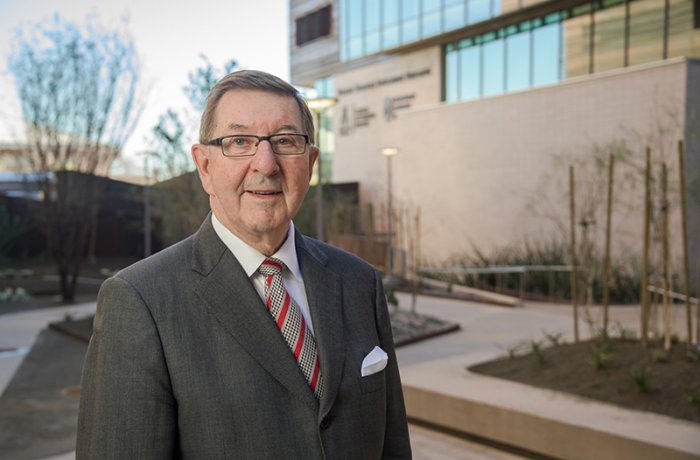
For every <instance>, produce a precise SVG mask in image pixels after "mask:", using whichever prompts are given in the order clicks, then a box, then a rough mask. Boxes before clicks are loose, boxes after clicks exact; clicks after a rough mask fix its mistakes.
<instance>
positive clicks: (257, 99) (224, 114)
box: [216, 89, 302, 130]
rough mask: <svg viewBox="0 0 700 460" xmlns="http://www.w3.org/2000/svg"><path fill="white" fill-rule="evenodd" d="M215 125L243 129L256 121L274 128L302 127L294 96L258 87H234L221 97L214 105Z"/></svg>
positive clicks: (297, 128) (295, 128)
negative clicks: (271, 124)
mask: <svg viewBox="0 0 700 460" xmlns="http://www.w3.org/2000/svg"><path fill="white" fill-rule="evenodd" d="M216 119H217V125H220V126H223V127H225V128H226V129H245V128H249V127H251V126H252V125H253V124H257V123H273V124H276V125H277V126H276V128H277V129H279V130H283V129H294V130H299V129H302V126H301V123H302V120H301V111H300V109H299V106H298V104H297V101H296V99H295V98H294V97H292V96H290V95H287V94H279V93H276V92H273V91H265V90H258V89H233V90H229V91H227V92H226V93H224V95H223V96H222V97H221V99H220V101H219V104H218V106H217V108H216Z"/></svg>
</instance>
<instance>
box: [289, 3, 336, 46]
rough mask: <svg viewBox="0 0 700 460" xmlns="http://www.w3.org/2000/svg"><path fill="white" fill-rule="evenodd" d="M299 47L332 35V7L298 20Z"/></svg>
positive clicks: (325, 7)
mask: <svg viewBox="0 0 700 460" xmlns="http://www.w3.org/2000/svg"><path fill="white" fill-rule="evenodd" d="M296 29H297V46H301V45H303V44H304V43H307V42H310V41H312V40H315V39H317V38H320V37H325V36H327V35H330V33H331V6H330V5H328V6H324V7H323V8H321V9H320V10H317V11H314V12H313V13H310V14H307V15H306V16H302V17H301V18H298V19H297V20H296Z"/></svg>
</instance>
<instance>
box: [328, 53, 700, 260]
mask: <svg viewBox="0 0 700 460" xmlns="http://www.w3.org/2000/svg"><path fill="white" fill-rule="evenodd" d="M440 65H441V61H440V49H439V48H437V47H436V48H432V49H428V50H425V51H423V52H421V53H414V54H411V55H410V58H409V57H406V56H404V57H400V58H395V59H391V60H387V61H386V62H383V63H380V64H378V65H374V66H368V67H365V68H363V69H360V70H357V71H353V72H347V73H345V74H340V75H337V76H336V89H337V90H338V91H339V105H338V108H337V109H336V113H335V126H336V132H339V131H338V130H342V129H343V128H342V127H343V123H344V119H343V117H344V113H345V114H346V113H349V112H348V110H350V108H354V109H357V108H361V109H367V110H368V111H369V112H372V113H374V114H375V117H374V118H372V119H371V120H370V121H369V123H368V124H367V125H366V126H361V127H356V128H354V129H351V130H349V131H347V132H346V133H345V134H343V132H342V131H340V132H339V135H338V136H337V140H336V154H335V158H334V164H333V178H334V180H336V181H339V182H344V181H354V180H357V181H360V183H361V187H362V193H363V200H364V201H365V202H373V203H384V202H385V201H386V198H385V197H386V193H387V189H386V169H387V166H386V160H385V159H384V158H382V157H381V156H380V155H379V153H378V152H379V148H381V147H383V146H389V145H391V146H396V147H399V149H400V154H399V155H398V156H396V157H394V158H393V160H392V162H393V178H394V187H393V188H394V196H395V200H396V202H397V203H398V205H399V206H402V207H407V208H414V209H415V208H420V209H421V212H422V240H421V242H422V253H423V255H424V257H423V258H424V259H426V260H427V261H442V260H444V259H446V258H448V257H450V256H453V255H456V254H460V253H464V252H467V251H470V249H471V248H472V247H478V248H479V249H480V250H482V251H486V252H488V251H489V250H491V249H494V248H497V247H500V246H504V245H507V244H511V243H517V242H521V241H523V240H525V239H529V240H534V239H541V238H551V237H552V236H555V237H561V238H565V237H566V235H568V227H567V225H568V219H569V208H568V203H569V201H568V200H569V198H568V167H569V164H571V163H577V164H578V163H581V164H582V165H588V166H586V168H583V167H581V169H580V170H577V173H578V177H577V187H579V191H578V193H579V194H580V196H579V197H578V202H579V206H580V207H581V208H582V207H584V205H585V204H586V202H587V201H588V202H589V203H598V205H597V208H598V212H597V213H596V214H595V219H596V222H597V223H596V225H594V226H593V233H594V236H597V237H601V236H602V235H603V234H604V226H605V225H604V224H605V215H604V211H605V197H606V195H605V187H606V177H605V175H606V174H607V172H606V170H605V168H604V166H603V168H602V169H601V170H600V171H599V173H598V174H596V173H595V168H594V167H593V166H592V165H593V164H594V162H593V161H592V158H593V155H594V153H593V152H594V151H595V150H596V149H598V150H599V151H600V152H601V153H600V155H601V156H602V157H603V158H607V151H608V150H609V147H610V145H611V143H614V142H617V144H620V143H622V142H624V144H625V145H626V146H627V147H628V148H629V149H630V151H631V152H632V156H631V157H630V158H629V159H628V162H627V163H628V164H622V163H620V164H618V165H617V168H616V180H617V181H618V182H617V183H616V193H617V195H618V197H619V204H618V203H616V208H615V214H614V217H613V231H614V234H615V241H614V246H615V248H617V253H624V254H627V255H629V254H634V253H635V252H636V253H638V251H639V250H640V246H641V236H640V235H641V227H642V214H641V210H640V206H641V205H642V200H643V181H642V177H643V173H642V171H641V170H640V169H639V168H641V166H642V165H643V158H644V150H645V147H646V146H647V145H649V146H650V147H651V148H652V155H653V157H654V160H655V164H656V165H655V169H654V171H655V173H654V174H655V175H656V176H658V174H659V173H658V171H659V170H660V166H659V165H658V162H659V161H660V160H661V159H664V160H665V161H666V162H667V163H668V164H669V168H670V169H669V178H670V180H669V182H670V183H671V184H672V186H673V187H674V190H677V187H676V184H677V178H678V172H677V158H678V156H677V147H676V145H677V142H678V140H679V139H681V138H682V136H683V134H684V131H685V132H686V134H687V131H688V130H687V129H684V127H685V118H686V117H688V115H687V114H686V103H685V98H686V92H687V91H688V89H687V88H688V84H687V78H688V72H689V70H688V63H687V61H686V60H684V59H682V58H681V59H676V60H669V61H665V62H663V63H657V64H651V65H643V66H638V67H634V68H628V69H620V70H615V71H611V72H607V73H601V74H597V75H594V76H586V77H580V78H577V79H574V80H570V81H567V82H566V83H562V84H558V85H553V86H550V87H545V88H540V89H536V90H530V91H524V92H520V93H512V94H507V95H502V96H497V97H492V98H484V99H481V100H476V101H471V102H464V103H458V104H445V103H441V102H440ZM425 68H427V69H430V70H429V73H428V74H426V75H424V76H422V77H418V78H414V79H410V80H409V79H403V80H401V81H399V82H397V83H392V84H386V85H374V86H368V85H367V83H371V81H372V80H373V79H374V80H376V79H378V78H381V77H389V76H395V75H404V74H406V72H407V71H409V70H412V71H418V70H420V69H425ZM690 71H691V73H692V72H696V73H697V69H696V67H695V66H693V67H692V68H691V69H690ZM693 75H695V74H693ZM353 84H355V85H360V86H361V87H363V88H364V89H362V90H360V91H352V92H349V93H346V94H343V93H342V92H340V91H341V90H342V89H343V88H347V87H351V86H352V85H353ZM691 86H692V87H693V88H697V84H692V85H691ZM695 91H696V92H697V90H696V89H695ZM403 94H407V95H414V97H413V98H412V99H411V101H412V103H411V106H410V108H408V109H406V110H404V111H396V112H395V115H396V118H392V119H390V120H389V121H387V120H386V119H385V118H384V117H383V116H382V115H383V105H382V104H383V103H385V101H386V99H387V98H389V97H397V96H400V95H403ZM694 97H696V96H694ZM696 106H697V104H696ZM346 109H347V110H346ZM345 122H346V124H347V120H345ZM695 123H697V122H695ZM695 132H697V130H696V131H695ZM695 145H697V144H695ZM689 155H690V153H689ZM578 167H579V166H577V168H578ZM584 169H587V171H586V170H584ZM584 189H588V190H587V191H584ZM675 196H676V195H673V194H672V201H673V200H674V197H675ZM675 204H676V206H675V207H674V213H673V220H672V224H671V226H672V227H671V228H672V229H678V227H677V225H678V215H679V213H678V212H677V211H678V206H677V200H676V201H675ZM592 207H596V206H595V205H592ZM579 209H580V208H579ZM695 218H696V219H697V216H696V217H695ZM694 225H697V224H694ZM695 228H697V226H696V227H695ZM579 238H580V236H579ZM677 240H679V241H678V244H680V238H677ZM599 241H600V240H599ZM630 250H631V251H633V252H632V253H630V252H629V251H630ZM673 250H674V259H676V260H679V257H680V251H679V247H675V246H674V248H673Z"/></svg>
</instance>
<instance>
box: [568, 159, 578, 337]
mask: <svg viewBox="0 0 700 460" xmlns="http://www.w3.org/2000/svg"><path fill="white" fill-rule="evenodd" d="M569 205H570V208H571V304H572V306H573V309H574V342H576V343H578V340H579V335H578V292H577V283H576V280H577V278H578V272H577V267H576V200H575V188H574V167H573V166H569Z"/></svg>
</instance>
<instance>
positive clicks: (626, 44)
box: [623, 0, 630, 67]
mask: <svg viewBox="0 0 700 460" xmlns="http://www.w3.org/2000/svg"><path fill="white" fill-rule="evenodd" d="M624 33H625V39H624V40H625V41H624V45H623V46H624V47H625V49H624V50H623V52H624V63H623V65H624V66H625V67H627V66H629V63H630V0H625V32H624Z"/></svg>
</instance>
